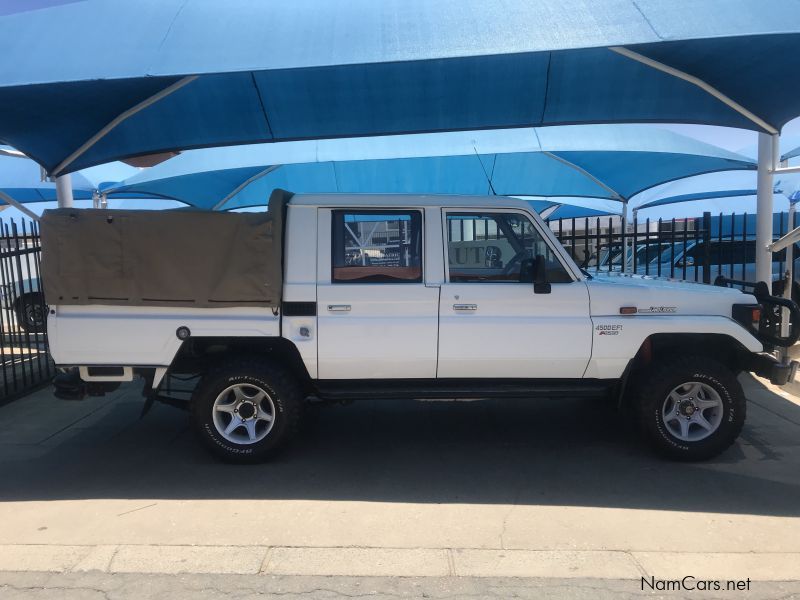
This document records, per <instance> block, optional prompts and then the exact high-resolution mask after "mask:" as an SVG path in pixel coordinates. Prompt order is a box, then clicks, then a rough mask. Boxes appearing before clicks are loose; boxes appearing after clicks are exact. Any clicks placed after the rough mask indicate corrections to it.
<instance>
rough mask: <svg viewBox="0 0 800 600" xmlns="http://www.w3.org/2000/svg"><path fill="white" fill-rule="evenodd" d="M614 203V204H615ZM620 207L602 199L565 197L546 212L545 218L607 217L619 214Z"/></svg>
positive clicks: (555, 219) (551, 219) (554, 219)
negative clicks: (588, 199)
mask: <svg viewBox="0 0 800 600" xmlns="http://www.w3.org/2000/svg"><path fill="white" fill-rule="evenodd" d="M581 200H583V202H581ZM614 204H616V206H615V205H614ZM620 208H621V207H620V206H619V203H610V202H608V201H605V202H604V201H602V200H597V201H594V202H592V201H588V202H587V199H586V198H583V199H579V198H566V199H564V203H563V204H559V205H558V206H556V208H555V209H554V210H552V211H551V212H549V213H547V216H546V219H547V220H548V221H557V220H558V219H584V218H597V217H608V216H611V215H616V216H619V214H620Z"/></svg>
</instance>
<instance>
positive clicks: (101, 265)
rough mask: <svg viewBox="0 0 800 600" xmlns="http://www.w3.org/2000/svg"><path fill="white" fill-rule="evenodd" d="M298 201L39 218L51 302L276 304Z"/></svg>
mask: <svg viewBox="0 0 800 600" xmlns="http://www.w3.org/2000/svg"><path fill="white" fill-rule="evenodd" d="M290 197H291V194H288V193H287V192H283V191H282V190H275V192H274V193H273V195H272V197H271V199H270V204H269V210H268V211H267V212H266V213H219V212H208V211H130V210H93V209H80V210H76V209H56V210H48V211H45V213H44V215H43V216H42V219H41V222H40V224H41V237H42V280H43V282H44V294H45V298H46V300H47V302H48V303H50V304H56V305H86V304H111V305H129V306H192V307H198V308H211V307H214V308H219V307H224V306H272V307H277V306H278V305H279V304H280V299H281V288H282V284H283V275H282V257H283V251H282V249H283V223H284V217H285V207H286V204H287V202H288V200H289V198H290Z"/></svg>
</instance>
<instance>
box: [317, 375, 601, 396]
mask: <svg viewBox="0 0 800 600" xmlns="http://www.w3.org/2000/svg"><path fill="white" fill-rule="evenodd" d="M615 383H616V381H615V380H604V379H495V380H486V379H375V380H357V381H351V380H345V381H341V380H335V379H327V380H319V381H317V382H316V391H317V395H318V396H319V397H320V398H321V399H323V400H334V401H339V400H361V399H364V400H379V399H387V400H389V399H404V398H408V399H421V398H425V399H451V398H555V397H561V398H564V397H569V398H601V397H605V396H607V395H608V393H609V392H610V391H611V390H612V389H613V386H614V384H615Z"/></svg>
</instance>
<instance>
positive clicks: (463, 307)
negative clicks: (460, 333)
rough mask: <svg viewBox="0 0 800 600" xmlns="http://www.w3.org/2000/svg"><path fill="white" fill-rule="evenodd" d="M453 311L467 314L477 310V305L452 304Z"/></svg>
mask: <svg viewBox="0 0 800 600" xmlns="http://www.w3.org/2000/svg"><path fill="white" fill-rule="evenodd" d="M453 310H457V311H459V312H467V311H472V310H478V305H477V304H453Z"/></svg>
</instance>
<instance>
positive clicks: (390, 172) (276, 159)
mask: <svg viewBox="0 0 800 600" xmlns="http://www.w3.org/2000/svg"><path fill="white" fill-rule="evenodd" d="M755 168H756V165H755V163H754V162H752V161H751V160H749V159H747V158H745V157H743V156H740V155H737V154H734V153H732V152H728V151H726V150H723V149H721V148H717V147H715V146H711V145H709V144H705V143H702V142H698V141H697V140H693V139H691V138H686V137H684V136H681V135H678V134H675V133H672V132H670V131H667V130H664V129H660V128H656V127H651V126H641V125H587V126H580V127H579V126H564V127H547V128H539V129H533V128H520V129H511V130H493V131H474V132H455V133H440V134H422V135H406V136H392V137H388V138H387V137H384V138H354V139H349V140H345V141H341V140H335V141H332V140H322V141H313V142H309V141H304V142H282V143H276V144H260V145H254V146H232V147H226V148H214V149H204V150H192V151H188V152H185V153H183V154H182V155H180V156H177V157H175V158H172V159H170V160H169V161H167V162H164V163H162V164H160V165H157V166H155V167H152V168H150V169H148V170H146V171H143V172H140V173H137V174H136V175H134V176H133V177H131V178H129V179H127V180H125V181H123V182H120V183H119V184H116V185H112V186H109V187H106V188H104V190H103V191H104V192H105V193H107V194H109V195H111V196H113V195H115V194H120V193H123V194H128V195H130V196H133V195H136V194H137V193H138V194H143V195H150V196H158V197H163V198H170V199H174V200H179V201H182V202H184V203H186V204H189V205H192V206H196V207H198V208H203V209H213V210H227V209H235V208H243V207H250V206H259V205H262V206H263V205H265V204H266V202H267V198H268V197H269V194H270V192H271V191H272V190H273V189H275V188H278V187H281V188H285V189H289V190H292V191H294V192H298V193H324V192H345V193H416V194H445V193H449V194H468V195H484V194H489V195H503V196H544V197H548V199H549V200H550V201H549V205H553V204H556V203H568V201H567V200H566V199H567V198H580V197H582V198H596V199H600V200H609V201H613V202H614V203H617V207H616V209H615V211H614V212H616V213H622V212H623V210H622V207H623V205H627V203H628V201H629V199H630V198H631V197H633V196H635V195H636V194H638V193H640V192H641V191H643V190H645V189H649V188H652V187H653V186H657V185H660V184H663V183H665V182H669V181H673V180H676V179H681V178H684V177H689V176H694V175H698V174H703V173H712V172H718V171H733V170H754V169H755ZM560 198H561V199H562V200H560Z"/></svg>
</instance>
